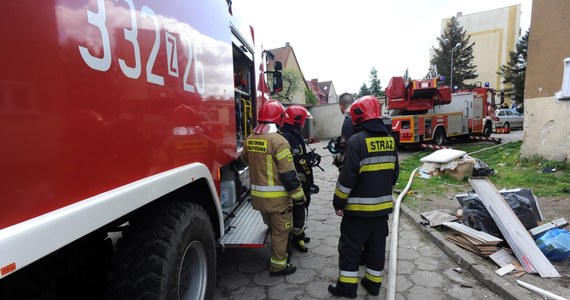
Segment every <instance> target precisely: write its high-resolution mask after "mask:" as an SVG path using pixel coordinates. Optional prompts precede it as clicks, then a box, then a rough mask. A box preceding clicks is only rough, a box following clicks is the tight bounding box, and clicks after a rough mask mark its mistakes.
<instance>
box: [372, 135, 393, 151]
mask: <svg viewBox="0 0 570 300" xmlns="http://www.w3.org/2000/svg"><path fill="white" fill-rule="evenodd" d="M366 147H367V150H368V153H371V152H382V151H394V138H392V137H391V136H382V137H369V138H366Z"/></svg>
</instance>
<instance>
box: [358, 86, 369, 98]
mask: <svg viewBox="0 0 570 300" xmlns="http://www.w3.org/2000/svg"><path fill="white" fill-rule="evenodd" d="M366 95H370V92H369V91H368V87H367V86H366V83H363V84H362V86H361V87H360V91H359V92H358V97H363V96H366Z"/></svg>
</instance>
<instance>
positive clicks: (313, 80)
mask: <svg viewBox="0 0 570 300" xmlns="http://www.w3.org/2000/svg"><path fill="white" fill-rule="evenodd" d="M311 82H312V83H313V84H314V85H315V86H318V85H319V80H318V79H317V78H313V79H311Z"/></svg>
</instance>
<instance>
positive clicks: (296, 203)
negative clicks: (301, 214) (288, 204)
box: [293, 197, 307, 206]
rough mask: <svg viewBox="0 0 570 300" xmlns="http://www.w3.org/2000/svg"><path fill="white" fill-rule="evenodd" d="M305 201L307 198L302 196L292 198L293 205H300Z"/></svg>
mask: <svg viewBox="0 0 570 300" xmlns="http://www.w3.org/2000/svg"><path fill="white" fill-rule="evenodd" d="M305 203H307V198H306V197H303V198H302V199H299V200H293V205H294V206H301V205H303V206H304V205H305Z"/></svg>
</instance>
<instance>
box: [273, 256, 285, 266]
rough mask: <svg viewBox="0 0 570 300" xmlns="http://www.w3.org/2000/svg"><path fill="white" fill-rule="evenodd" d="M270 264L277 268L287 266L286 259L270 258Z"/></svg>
mask: <svg viewBox="0 0 570 300" xmlns="http://www.w3.org/2000/svg"><path fill="white" fill-rule="evenodd" d="M271 264H272V265H277V266H285V265H287V259H275V258H273V257H272V258H271Z"/></svg>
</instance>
